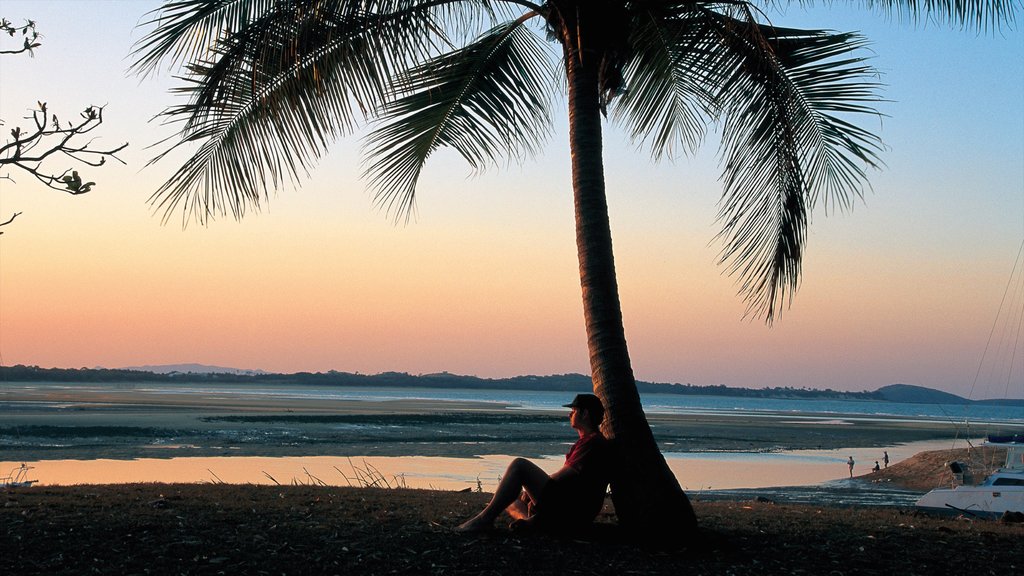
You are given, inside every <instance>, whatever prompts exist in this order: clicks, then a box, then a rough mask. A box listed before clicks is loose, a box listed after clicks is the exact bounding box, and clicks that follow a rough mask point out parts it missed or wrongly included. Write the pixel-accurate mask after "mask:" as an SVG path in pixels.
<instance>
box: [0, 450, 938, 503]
mask: <svg viewBox="0 0 1024 576" xmlns="http://www.w3.org/2000/svg"><path fill="white" fill-rule="evenodd" d="M949 447H950V443H949V441H927V442H913V443H908V444H901V445H896V446H890V447H887V448H842V449H837V450H792V451H785V452H773V453H751V452H717V453H700V454H695V453H679V452H666V453H665V458H666V460H667V461H668V464H669V467H670V468H671V469H672V471H673V473H675V475H676V478H677V479H678V480H679V483H680V485H681V486H682V487H683V488H684V489H685V490H687V491H688V492H694V493H703V492H708V491H710V492H712V493H713V492H715V491H719V490H735V489H757V488H767V487H779V486H818V485H822V484H829V483H831V484H832V485H834V486H841V487H843V486H848V487H853V486H854V485H857V484H860V483H853V482H849V480H848V468H847V465H846V458H847V457H848V456H853V457H854V459H855V460H856V461H857V462H858V464H857V468H856V470H855V474H857V475H860V474H865V473H867V472H868V471H869V470H870V468H871V466H872V465H873V463H874V461H875V460H879V459H881V454H882V450H888V452H889V456H890V458H891V461H892V463H893V464H895V463H896V462H899V461H900V460H903V459H905V458H909V457H911V456H913V455H914V454H917V453H918V452H920V451H922V450H940V449H945V448H949ZM511 459H512V456H510V455H488V456H482V457H475V458H441V457H424V456H401V457H383V456H373V457H351V458H341V457H335V456H289V457H280V458H277V457H249V456H214V457H190V458H138V459H134V460H106V459H97V460H42V461H37V462H29V463H28V464H29V465H30V466H32V470H31V471H30V472H31V474H30V478H31V479H32V480H38V484H37V485H39V486H46V485H71V484H113V483H130V482H226V483H229V484H264V485H270V484H275V483H280V484H293V483H302V484H310V483H313V484H320V483H324V484H328V485H332V486H347V485H356V486H359V485H363V484H366V483H367V482H364V481H363V479H365V478H369V477H372V478H375V479H383V480H382V481H384V482H387V484H388V485H390V486H403V487H408V488H434V489H442V490H464V489H467V488H468V489H471V490H475V489H477V488H478V487H479V488H481V489H483V490H484V491H492V490H494V488H495V486H497V483H498V480H499V478H500V477H501V475H502V474H504V472H505V467H506V466H507V465H508V463H509V461H510V460H511ZM534 461H535V462H537V464H538V465H540V466H541V467H542V468H544V469H545V470H547V471H548V472H554V471H555V470H557V469H558V468H559V467H561V465H562V462H563V456H562V455H552V456H547V457H544V458H539V459H534ZM18 464H20V463H18V462H3V461H0V476H2V475H6V474H7V473H8V472H10V471H11V470H12V469H14V468H15V467H17V466H18Z"/></svg>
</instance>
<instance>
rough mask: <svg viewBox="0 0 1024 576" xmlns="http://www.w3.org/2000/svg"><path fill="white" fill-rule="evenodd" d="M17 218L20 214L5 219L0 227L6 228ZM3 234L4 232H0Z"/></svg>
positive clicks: (0, 223)
mask: <svg viewBox="0 0 1024 576" xmlns="http://www.w3.org/2000/svg"><path fill="white" fill-rule="evenodd" d="M18 216H21V212H15V213H14V215H13V216H11V217H10V218H8V219H7V221H6V222H0V226H7V225H8V224H10V223H11V222H14V219H15V218H17V217H18ZM3 233H4V231H3V230H0V234H3Z"/></svg>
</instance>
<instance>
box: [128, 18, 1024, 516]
mask: <svg viewBox="0 0 1024 576" xmlns="http://www.w3.org/2000/svg"><path fill="white" fill-rule="evenodd" d="M763 4H765V5H770V4H773V2H771V0H765V2H763ZM859 4H861V5H862V6H864V7H865V8H880V9H882V10H884V11H888V12H890V13H891V14H895V15H897V16H907V15H909V16H912V17H920V18H922V19H929V20H936V19H937V20H942V21H948V22H951V23H954V24H958V25H970V26H976V27H978V28H989V27H998V26H1000V25H1002V24H1004V23H1006V22H1009V21H1011V20H1012V18H1013V16H1014V10H1015V4H1014V1H1013V0H988V1H985V0H971V1H969V0H924V1H922V0H862V1H861V2H859ZM144 26H151V27H152V30H151V31H149V32H148V34H147V35H146V36H145V37H144V38H143V39H142V40H141V41H140V42H139V43H138V44H137V46H136V51H135V56H136V62H135V69H136V71H138V72H141V73H147V72H150V71H152V70H155V69H156V68H157V67H158V66H159V65H160V64H161V63H162V62H169V64H170V66H172V67H177V66H184V68H185V76H184V78H183V80H184V82H185V85H184V86H183V87H181V88H180V89H179V90H180V91H181V92H183V93H184V94H185V95H187V96H188V102H187V103H185V104H182V105H179V106H174V107H171V108H169V109H168V110H167V111H166V112H165V116H166V119H167V120H168V121H170V122H180V123H181V124H180V136H181V140H180V142H178V143H177V144H175V145H172V146H171V147H170V149H174V148H175V147H177V146H178V145H180V144H183V143H195V144H196V145H197V147H196V148H195V149H194V153H193V155H192V156H191V158H189V159H188V160H187V161H186V162H185V163H184V164H183V165H182V166H181V168H180V169H179V170H178V171H177V172H176V173H175V174H174V175H173V176H172V177H171V178H170V180H168V181H167V182H166V183H165V184H164V185H163V186H162V187H161V188H160V189H159V190H158V191H157V192H156V193H155V194H154V195H153V197H152V201H153V202H154V203H156V204H157V205H158V206H159V207H161V208H162V209H164V210H165V215H166V216H170V215H171V214H172V213H173V212H176V211H178V210H180V211H181V213H182V215H183V219H184V221H186V222H187V221H188V220H190V219H193V220H197V221H200V222H205V221H207V220H208V219H210V218H213V217H215V216H220V215H226V214H231V215H233V216H235V217H241V216H242V215H243V214H244V213H245V212H246V211H247V210H249V209H253V208H258V207H259V205H260V203H261V202H262V201H264V200H265V199H266V197H267V196H268V192H269V191H270V190H276V189H278V188H279V187H281V186H282V185H284V184H285V183H289V182H290V183H296V182H298V181H299V180H301V179H302V178H303V177H304V176H305V175H306V173H307V171H308V170H309V169H310V168H311V166H312V164H313V163H314V161H315V160H316V159H317V158H318V157H319V156H320V154H321V153H323V151H324V150H325V149H326V147H327V146H328V145H329V144H330V142H331V141H332V140H333V139H334V138H335V137H338V136H340V135H345V134H349V133H351V132H353V131H354V130H355V129H357V128H358V127H360V126H362V125H364V123H365V124H369V125H370V126H371V127H372V130H371V132H370V133H369V135H368V137H367V139H366V157H367V160H366V164H365V167H366V170H365V176H366V177H367V178H368V180H369V182H370V185H371V186H372V188H373V190H374V191H375V194H376V199H377V201H378V202H379V203H380V204H381V205H382V206H384V207H385V208H386V209H387V210H388V211H389V212H390V213H392V214H393V215H395V216H396V217H397V218H402V217H407V216H408V214H409V211H410V210H411V208H412V206H413V202H414V199H415V192H416V185H417V180H418V178H419V175H420V171H421V169H422V168H423V166H424V164H425V162H426V160H427V158H428V157H429V156H430V155H431V153H433V152H434V151H435V150H437V149H439V148H442V147H450V148H453V149H455V150H456V151H458V152H459V153H460V154H461V155H462V156H463V157H464V158H465V159H466V161H467V162H469V164H470V165H471V166H472V167H473V168H474V169H477V170H482V169H484V168H486V167H487V166H488V165H490V164H491V163H493V162H496V161H499V160H501V159H504V158H513V159H517V160H518V159H521V158H523V157H527V156H530V155H532V154H534V153H536V152H537V151H538V150H539V149H540V147H541V145H542V144H543V143H544V141H545V140H546V138H547V136H548V134H549V133H550V132H551V129H552V126H551V124H552V105H553V103H554V99H553V95H556V94H558V93H560V92H562V90H561V89H562V88H563V87H567V92H568V111H569V139H570V140H569V142H570V148H571V152H572V182H573V192H574V198H575V209H576V242H577V248H578V254H579V262H580V280H581V283H582V287H583V301H584V315H585V319H586V327H587V338H588V344H589V350H590V362H591V371H592V376H593V382H594V390H595V392H596V393H597V394H598V395H599V396H600V397H601V398H602V399H603V400H604V402H605V404H606V406H607V408H608V417H607V420H606V422H605V424H604V430H605V432H606V434H607V435H608V436H609V437H611V438H614V439H615V440H616V442H617V443H618V445H619V446H620V447H621V448H622V454H623V457H624V458H625V463H624V464H623V466H622V469H623V471H624V472H625V473H624V474H622V475H620V477H618V478H616V480H615V482H613V485H612V492H613V496H614V498H615V504H616V512H617V514H618V515H619V519H620V521H621V522H623V523H624V524H628V525H632V526H640V527H650V528H659V527H662V526H665V525H669V526H674V527H676V528H681V529H687V528H692V527H693V526H695V520H694V518H693V513H692V510H691V509H690V505H689V502H688V501H687V499H686V496H685V494H683V491H682V490H681V489H680V487H679V484H678V482H677V481H676V480H675V478H674V476H673V475H672V473H671V471H670V470H669V469H668V467H667V465H666V463H665V461H664V458H662V456H661V454H660V452H659V451H658V448H657V445H656V444H655V442H654V438H653V436H652V434H651V430H650V427H649V426H648V424H647V420H646V417H645V416H644V413H643V410H642V408H641V404H640V398H639V394H638V393H637V390H636V385H635V381H634V377H633V371H632V368H631V366H630V361H629V355H628V353H627V349H626V340H625V336H624V333H623V328H622V318H621V310H620V306H619V298H618V288H617V286H616V279H615V268H614V262H613V258H612V244H611V233H610V230H609V222H608V211H607V205H606V201H605V183H604V168H603V160H602V121H603V116H605V115H608V116H609V117H610V118H611V119H612V120H614V121H617V122H619V123H620V124H621V125H622V126H623V127H624V128H625V129H626V130H627V131H629V132H630V133H631V135H632V136H633V137H634V138H635V139H636V140H637V141H638V142H641V143H642V144H644V145H645V146H647V147H649V149H650V150H651V152H652V154H653V156H654V157H655V158H658V157H661V156H663V155H668V154H673V153H675V152H676V151H677V150H676V149H677V148H682V149H684V150H692V149H694V148H695V147H696V146H697V145H698V144H699V142H700V141H701V140H702V138H703V136H704V132H705V129H706V127H707V126H708V125H709V124H710V123H714V122H721V135H722V148H721V152H722V155H723V166H724V172H723V180H724V186H725V193H724V196H723V199H722V207H721V221H722V226H723V228H722V232H721V235H722V238H723V239H724V249H723V253H722V261H723V262H725V263H727V264H728V269H729V270H730V272H731V273H732V274H735V275H737V277H738V282H739V285H740V287H741V292H742V294H743V295H744V297H745V299H746V300H747V302H748V305H749V307H748V311H749V312H750V313H753V314H756V315H760V316H762V317H763V318H765V319H766V321H768V322H771V321H772V320H773V319H775V318H776V317H777V315H778V314H779V312H780V310H781V308H782V307H783V306H785V305H786V303H787V302H788V301H789V300H790V299H791V298H792V294H793V291H794V290H795V288H796V285H797V282H798V277H799V274H800V263H801V257H802V255H803V252H804V244H805V241H806V231H807V219H808V212H809V210H810V209H811V207H812V206H813V205H814V203H815V202H816V201H825V202H836V203H838V204H840V205H845V204H847V203H849V202H850V201H851V199H852V198H853V197H855V196H857V195H859V194H860V192H861V189H862V186H863V184H864V178H865V169H866V168H867V167H873V166H876V165H877V164H878V163H879V161H878V152H879V151H880V149H881V145H880V142H879V140H878V139H877V137H876V136H875V135H874V134H872V133H871V132H870V131H868V130H865V129H864V128H862V127H860V126H858V125H857V124H855V123H853V118H856V117H857V116H858V115H863V114H874V113H875V112H874V111H873V109H872V108H871V104H872V102H874V101H877V96H876V88H877V85H876V83H875V82H874V81H873V78H874V77H875V74H874V71H873V70H872V69H871V68H870V66H868V65H867V64H865V62H864V60H863V58H861V57H860V56H858V55H856V54H855V53H856V52H857V50H858V49H859V48H861V47H862V46H863V44H864V41H863V39H862V38H860V37H859V36H858V35H856V34H853V33H836V32H830V31H824V30H795V29H788V28H780V27H776V26H773V25H771V24H770V23H768V22H767V21H766V19H765V18H764V17H763V14H762V12H761V10H760V9H759V8H758V5H757V3H755V2H752V1H746V0H726V1H718V2H704V1H681V0H549V1H546V2H541V1H538V2H530V1H527V0H213V1H199V0H174V1H170V0H169V1H167V2H166V3H165V5H164V6H163V7H162V8H161V9H160V10H157V11H155V12H154V13H153V14H152V18H151V19H150V20H149V21H147V22H145V23H144ZM552 47H553V48H554V50H552ZM161 156H162V155H161ZM159 158H160V157H159V156H158V157H157V159H159ZM155 160H156V159H154V161H155ZM166 216H165V217H166Z"/></svg>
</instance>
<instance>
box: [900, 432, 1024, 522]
mask: <svg viewBox="0 0 1024 576" xmlns="http://www.w3.org/2000/svg"><path fill="white" fill-rule="evenodd" d="M985 446H988V447H990V448H1006V464H1005V465H1004V466H1003V467H1002V468H999V469H998V470H996V471H995V472H993V473H991V474H989V475H988V476H987V477H986V478H985V480H984V481H983V482H982V483H981V484H978V485H976V486H969V485H962V486H954V487H952V488H936V489H935V490H932V491H931V492H928V493H927V494H925V495H924V496H921V498H920V499H918V501H917V507H918V508H919V509H921V510H926V511H932V512H943V513H947V514H948V513H951V512H952V513H962V514H968V515H971V516H978V517H985V518H990V517H999V516H1002V515H1003V514H1004V513H1006V512H1020V513H1024V437H1021V436H1016V437H1012V438H999V439H996V438H991V439H990V440H989V441H988V442H986V443H985Z"/></svg>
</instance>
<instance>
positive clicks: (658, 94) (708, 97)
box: [614, 7, 718, 160]
mask: <svg viewBox="0 0 1024 576" xmlns="http://www.w3.org/2000/svg"><path fill="white" fill-rule="evenodd" d="M632 31H633V33H632V35H631V38H630V53H631V59H630V61H629V63H628V64H627V65H626V68H625V73H624V76H625V80H626V90H625V92H624V93H623V94H622V95H621V96H620V97H619V98H618V99H617V100H616V101H615V102H616V106H615V109H614V118H615V119H616V120H618V121H619V122H621V123H622V124H623V125H625V126H626V127H627V129H628V130H629V131H630V135H631V137H632V138H633V140H634V141H636V142H640V143H642V144H643V145H645V146H648V147H649V148H650V149H651V153H652V155H653V156H654V158H655V159H656V160H657V159H660V158H661V157H663V156H665V155H668V156H670V157H671V156H674V155H675V153H674V150H675V147H676V146H678V145H682V146H683V148H685V150H686V151H689V152H692V151H694V150H696V148H697V147H698V146H699V144H700V143H701V141H702V140H703V137H704V132H705V127H706V125H707V119H708V118H709V117H711V116H713V115H715V114H716V107H715V102H714V95H713V94H712V93H711V91H710V90H709V89H708V87H709V85H712V83H711V82H709V81H708V78H709V76H711V75H713V74H714V69H713V68H712V69H708V67H707V64H709V63H713V59H711V58H708V57H707V56H708V54H713V52H714V50H715V47H716V44H717V40H718V36H717V34H716V33H715V30H714V28H713V27H711V26H709V25H708V23H707V22H706V19H705V18H703V17H701V14H700V13H698V12H696V11H693V10H692V9H688V8H687V7H684V10H683V11H682V12H681V13H680V14H676V15H672V16H668V15H666V14H664V13H655V12H653V11H651V10H649V9H642V10H638V11H637V12H635V13H634V14H633V25H632Z"/></svg>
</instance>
